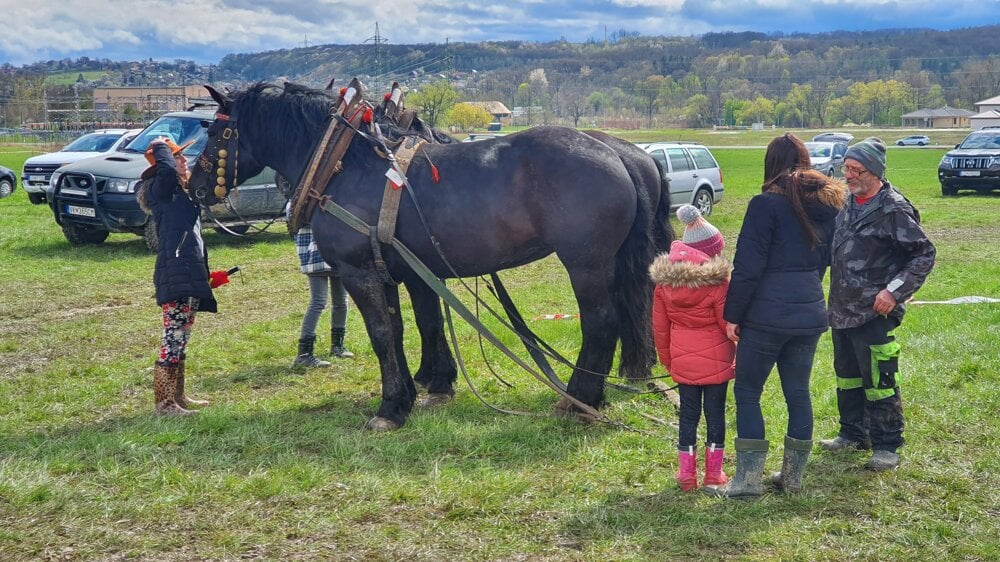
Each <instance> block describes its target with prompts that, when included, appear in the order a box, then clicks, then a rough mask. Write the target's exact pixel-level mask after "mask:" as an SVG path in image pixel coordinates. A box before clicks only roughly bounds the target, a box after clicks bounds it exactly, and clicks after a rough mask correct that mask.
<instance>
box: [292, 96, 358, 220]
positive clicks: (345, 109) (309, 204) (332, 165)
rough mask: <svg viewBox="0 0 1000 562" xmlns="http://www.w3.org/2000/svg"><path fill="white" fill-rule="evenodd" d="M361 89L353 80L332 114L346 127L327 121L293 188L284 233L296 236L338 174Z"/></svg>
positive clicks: (351, 129)
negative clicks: (342, 119) (337, 116)
mask: <svg viewBox="0 0 1000 562" xmlns="http://www.w3.org/2000/svg"><path fill="white" fill-rule="evenodd" d="M363 90H364V86H362V85H361V82H360V81H359V80H358V79H357V78H354V79H353V80H351V83H350V85H348V86H347V88H345V90H344V94H342V95H341V97H340V99H339V100H338V102H337V104H336V106H335V109H334V110H333V111H334V114H335V115H336V114H339V115H342V116H344V118H345V119H347V121H348V122H349V123H350V124H351V126H350V127H338V126H337V125H338V124H339V121H338V120H337V119H336V118H331V119H330V124H329V125H328V126H327V128H326V131H325V132H324V133H323V136H322V137H321V138H320V140H319V144H317V145H316V149H315V150H313V153H312V157H311V158H310V160H309V165H308V166H307V167H306V172H305V174H303V176H302V178H301V179H300V180H299V185H298V186H296V189H295V194H294V196H293V197H292V204H291V211H290V212H289V216H288V230H289V232H291V233H293V234H294V233H296V232H298V231H299V228H301V227H302V225H303V224H306V223H307V222H308V221H309V219H310V218H311V217H312V213H313V211H314V210H315V209H316V203H317V201H318V196H319V195H320V194H322V193H323V190H324V189H325V188H326V186H327V185H328V184H329V183H330V180H331V179H333V176H335V175H336V174H338V173H339V172H340V171H341V169H342V168H341V163H340V160H341V158H343V157H344V154H345V153H346V152H347V147H348V146H350V144H351V139H353V138H354V131H355V129H356V128H357V127H359V126H360V125H361V120H362V118H363V113H364V111H363V109H364V95H363Z"/></svg>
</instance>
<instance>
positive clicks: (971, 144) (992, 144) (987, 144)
mask: <svg viewBox="0 0 1000 562" xmlns="http://www.w3.org/2000/svg"><path fill="white" fill-rule="evenodd" d="M959 148H1000V135H991V134H982V135H975V134H974V135H969V136H967V137H965V140H964V141H962V144H961V146H959Z"/></svg>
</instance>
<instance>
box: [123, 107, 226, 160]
mask: <svg viewBox="0 0 1000 562" xmlns="http://www.w3.org/2000/svg"><path fill="white" fill-rule="evenodd" d="M202 121H203V120H202V119H197V118H192V117H177V116H164V117H160V118H159V119H157V120H156V121H153V123H152V124H151V125H150V126H148V127H146V128H145V129H143V131H142V132H141V133H139V136H138V137H136V138H135V140H133V141H132V142H130V143H129V144H128V147H127V148H128V149H129V150H134V151H136V152H146V149H147V148H149V143H151V142H153V140H154V139H158V138H160V137H167V138H169V139H171V140H173V141H174V142H176V143H177V144H184V143H186V142H188V141H189V140H194V141H197V142H195V143H194V144H193V145H191V146H189V147H188V148H187V150H185V151H184V154H188V155H193V154H198V153H199V152H201V149H202V148H204V146H205V143H206V142H207V139H208V135H207V134H206V129H205V127H204V126H202Z"/></svg>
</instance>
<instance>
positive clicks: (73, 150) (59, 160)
mask: <svg viewBox="0 0 1000 562" xmlns="http://www.w3.org/2000/svg"><path fill="white" fill-rule="evenodd" d="M141 130H142V129H99V130H96V131H94V132H92V133H87V134H85V135H83V136H81V137H79V138H77V139H76V140H74V141H73V142H71V143H69V144H67V145H66V146H64V147H63V148H62V150H59V151H58V152H50V153H48V154H39V155H38V156H32V157H31V158H28V159H27V160H25V161H24V170H23V172H22V173H21V185H22V186H24V191H25V192H27V194H28V200H29V201H31V202H32V203H34V204H35V205H41V204H42V203H44V202H45V190H46V188H48V187H49V178H50V177H51V176H52V172H54V171H56V168H59V167H60V166H65V165H66V164H72V163H73V162H78V161H80V160H83V159H84V158H90V157H91V156H97V155H99V154H107V153H109V152H115V151H117V150H118V149H119V148H122V147H124V146H125V145H126V144H128V141H130V140H132V139H134V138H135V136H136V135H138V134H139V131H141Z"/></svg>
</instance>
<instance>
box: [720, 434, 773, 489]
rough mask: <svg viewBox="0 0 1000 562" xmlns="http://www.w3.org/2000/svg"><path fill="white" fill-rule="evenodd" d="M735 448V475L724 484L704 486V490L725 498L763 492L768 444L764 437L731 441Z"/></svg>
mask: <svg viewBox="0 0 1000 562" xmlns="http://www.w3.org/2000/svg"><path fill="white" fill-rule="evenodd" d="M733 444H734V445H735V447H734V448H735V449H736V475H735V476H733V479H732V480H730V481H729V483H728V484H726V485H725V486H720V487H718V488H704V489H705V491H707V492H708V493H710V494H712V495H714V496H721V497H726V498H756V497H759V496H761V495H763V494H764V461H765V460H767V449H768V446H769V445H770V444H769V443H768V442H767V440H766V439H740V438H738V437H737V438H736V439H735V440H734V442H733Z"/></svg>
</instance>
